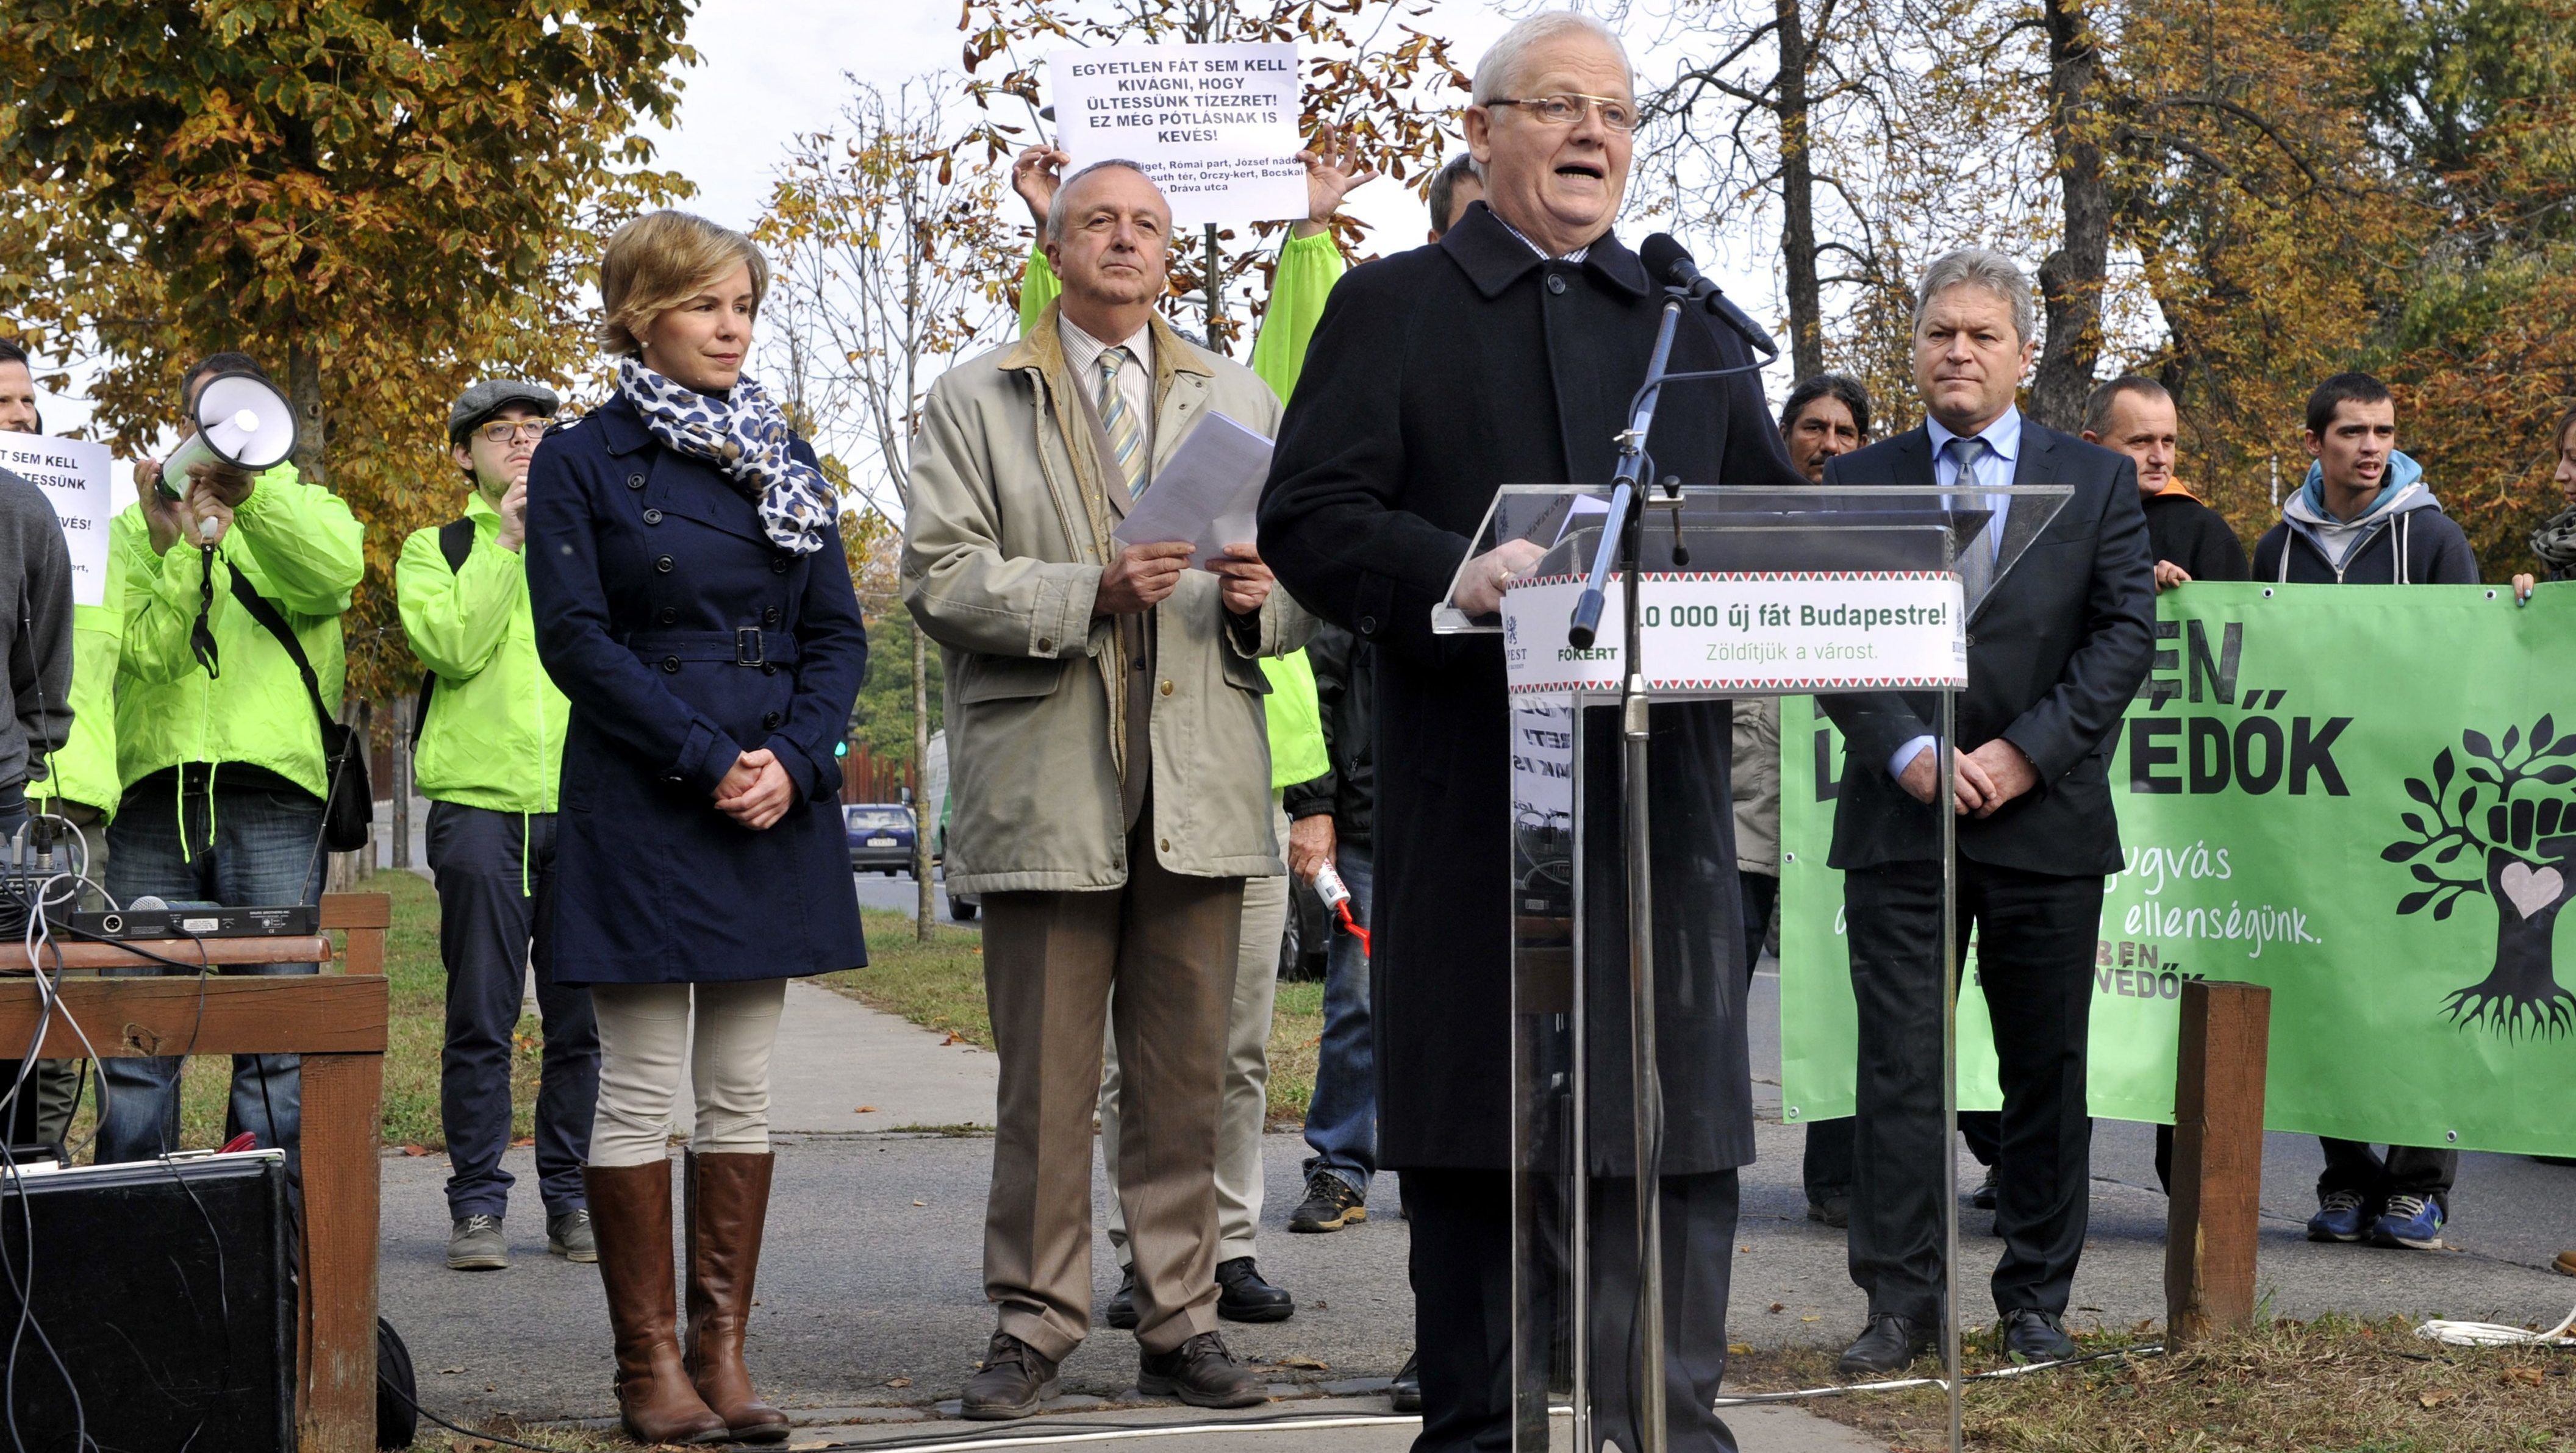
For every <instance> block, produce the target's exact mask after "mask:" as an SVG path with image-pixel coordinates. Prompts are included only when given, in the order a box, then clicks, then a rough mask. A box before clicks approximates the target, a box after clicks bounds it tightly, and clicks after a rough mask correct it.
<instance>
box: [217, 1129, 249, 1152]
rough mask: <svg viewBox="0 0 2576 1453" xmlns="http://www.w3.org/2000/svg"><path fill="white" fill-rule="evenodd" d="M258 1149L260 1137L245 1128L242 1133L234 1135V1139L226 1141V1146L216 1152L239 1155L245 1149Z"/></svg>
mask: <svg viewBox="0 0 2576 1453" xmlns="http://www.w3.org/2000/svg"><path fill="white" fill-rule="evenodd" d="M257 1149H259V1137H258V1136H256V1135H253V1134H251V1133H250V1132H249V1131H247V1130H245V1131H243V1132H242V1133H241V1134H239V1135H236V1136H234V1137H233V1138H232V1139H230V1140H227V1141H225V1142H224V1148H223V1149H222V1150H220V1151H217V1152H216V1154H218V1155H239V1154H241V1153H242V1152H243V1151H245V1150H257Z"/></svg>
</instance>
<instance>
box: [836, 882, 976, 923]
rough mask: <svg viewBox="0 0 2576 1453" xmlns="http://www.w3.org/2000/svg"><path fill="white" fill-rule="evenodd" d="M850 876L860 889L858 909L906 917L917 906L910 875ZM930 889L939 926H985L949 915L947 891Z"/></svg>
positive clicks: (917, 899) (917, 901) (916, 885)
mask: <svg viewBox="0 0 2576 1453" xmlns="http://www.w3.org/2000/svg"><path fill="white" fill-rule="evenodd" d="M850 876H851V878H852V879H853V880H854V881H856V882H857V884H858V886H859V906H860V907H862V908H887V909H892V910H893V911H895V912H897V913H903V914H909V913H911V912H913V911H914V910H915V909H916V908H918V907H919V906H920V899H919V897H918V896H916V895H917V894H918V892H919V885H918V884H917V883H915V882H914V881H913V876H912V875H911V874H910V873H897V874H895V875H893V876H892V877H888V876H886V875H885V874H883V873H875V872H869V873H853V874H851V875H850ZM931 886H932V890H933V891H932V894H931V896H932V898H933V899H934V900H935V901H936V902H937V904H938V910H939V921H940V922H942V923H957V924H961V926H963V927H966V928H981V927H983V926H984V925H983V921H982V920H981V919H980V918H978V919H967V920H961V919H959V918H957V917H956V916H954V915H952V914H951V913H950V912H949V911H948V893H947V890H946V889H944V888H942V887H940V886H939V884H937V883H936V882H934V883H933V884H932V885H931Z"/></svg>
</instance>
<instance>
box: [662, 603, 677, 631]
mask: <svg viewBox="0 0 2576 1453" xmlns="http://www.w3.org/2000/svg"><path fill="white" fill-rule="evenodd" d="M679 618H680V612H679V611H678V609H677V608H675V607H672V606H667V605H666V606H664V607H662V624H664V625H666V626H667V625H669V624H670V623H671V622H673V621H676V620H678V619H679Z"/></svg>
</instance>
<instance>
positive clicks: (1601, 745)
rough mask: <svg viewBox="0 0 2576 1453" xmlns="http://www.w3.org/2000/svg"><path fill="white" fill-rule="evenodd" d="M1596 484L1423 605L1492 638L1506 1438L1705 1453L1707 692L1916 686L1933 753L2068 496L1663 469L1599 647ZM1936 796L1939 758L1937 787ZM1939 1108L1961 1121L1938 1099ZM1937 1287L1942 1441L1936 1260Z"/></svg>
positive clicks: (1543, 509)
mask: <svg viewBox="0 0 2576 1453" xmlns="http://www.w3.org/2000/svg"><path fill="white" fill-rule="evenodd" d="M1612 493H1613V492H1612V490H1611V489H1610V487H1608V486H1599V487H1592V486H1564V485H1513V486H1506V487H1504V488H1503V489H1502V490H1501V491H1500V492H1499V493H1498V494H1497V495H1496V497H1495V500H1494V504H1493V507H1492V508H1491V509H1490V510H1489V511H1488V513H1487V516H1486V519H1485V523H1484V526H1483V528H1482V530H1481V531H1480V533H1479V536H1478V538H1477V540H1476V542H1475V544H1474V546H1473V547H1472V548H1471V549H1470V550H1469V552H1468V555H1467V556H1466V558H1465V560H1464V561H1462V563H1461V565H1460V568H1459V573H1458V576H1457V578H1456V580H1455V581H1453V583H1452V586H1451V590H1450V596H1449V600H1448V601H1447V602H1446V603H1444V604H1442V605H1441V606H1439V607H1437V608H1435V612H1434V620H1433V626H1434V629H1435V630H1439V631H1442V632H1446V633H1457V632H1474V631H1488V632H1500V633H1501V634H1502V635H1503V637H1504V642H1503V644H1504V650H1505V655H1506V659H1507V662H1508V664H1509V667H1510V673H1511V682H1512V697H1513V700H1512V701H1511V703H1510V707H1509V709H1510V710H1511V711H1512V712H1513V736H1512V741H1513V794H1512V795H1513V802H1512V809H1511V810H1512V824H1511V833H1512V844H1513V853H1512V883H1511V900H1510V901H1511V913H1512V916H1513V937H1512V942H1513V962H1512V981H1511V982H1512V1044H1511V1056H1512V1083H1513V1092H1514V1104H1513V1117H1514V1119H1513V1145H1514V1147H1515V1149H1516V1160H1515V1163H1514V1164H1513V1166H1512V1181H1511V1183H1512V1195H1513V1235H1514V1242H1515V1247H1514V1267H1513V1286H1512V1303H1513V1307H1514V1335H1513V1369H1512V1375H1513V1379H1514V1381H1513V1386H1514V1389H1515V1400H1516V1411H1517V1414H1518V1417H1517V1426H1516V1431H1515V1434H1514V1442H1513V1447H1514V1449H1515V1450H1516V1453H1541V1450H1548V1453H1599V1450H1602V1449H1605V1448H1618V1449H1621V1450H1625V1453H1664V1450H1666V1449H1673V1450H1685V1449H1687V1450H1693V1453H1697V1450H1699V1449H1702V1448H1707V1447H1711V1446H1714V1444H1713V1437H1714V1431H1715V1429H1714V1420H1715V1418H1716V1417H1717V1413H1716V1412H1715V1410H1714V1409H1713V1408H1712V1407H1711V1406H1709V1405H1708V1404H1707V1402H1706V1400H1704V1399H1703V1398H1701V1397H1700V1396H1699V1395H1698V1394H1697V1392H1696V1391H1695V1389H1700V1388H1705V1387H1707V1386H1708V1385H1710V1384H1712V1383H1713V1382H1714V1381H1715V1379H1716V1376H1717V1373H1718V1371H1719V1369H1720V1368H1721V1367H1722V1365H1723V1359H1724V1357H1725V1354H1726V1328H1725V1324H1724V1319H1723V1318H1722V1317H1721V1316H1718V1315H1716V1310H1717V1307H1718V1306H1719V1305H1722V1303H1723V1300H1724V1293H1725V1288H1726V1285H1727V1282H1726V1278H1727V1277H1728V1275H1729V1274H1730V1273H1731V1270H1732V1266H1733V1257H1734V1254H1735V1246H1734V1245H1733V1244H1732V1242H1733V1237H1732V1236H1731V1235H1729V1234H1727V1233H1726V1232H1722V1231H1721V1232H1717V1233H1716V1235H1718V1236H1722V1237H1724V1240H1723V1241H1722V1242H1717V1243H1715V1244H1707V1245H1702V1244H1699V1243H1700V1242H1702V1241H1708V1240H1711V1238H1710V1237H1709V1236H1705V1235H1702V1234H1700V1233H1701V1232H1703V1231H1704V1230H1706V1229H1707V1228H1708V1227H1710V1226H1712V1225H1713V1224H1714V1219H1713V1216H1712V1214H1711V1213H1712V1212H1713V1211H1715V1210H1717V1209H1720V1208H1717V1207H1714V1206H1713V1205H1712V1204H1711V1202H1710V1201H1709V1197H1711V1196H1713V1195H1715V1194H1717V1193H1718V1189H1719V1185H1720V1183H1719V1182H1717V1181H1716V1180H1713V1179H1712V1178H1711V1176H1710V1175H1709V1173H1710V1172H1713V1171H1718V1170H1722V1169H1724V1168H1726V1167H1728V1166H1731V1165H1734V1164H1736V1163H1737V1162H1738V1160H1740V1159H1743V1158H1746V1157H1745V1156H1744V1155H1743V1154H1741V1152H1743V1151H1746V1150H1749V1147H1747V1146H1745V1145H1743V1143H1742V1139H1741V1136H1742V1131H1743V1127H1744V1124H1745V1113H1746V1112H1745V1111H1744V1110H1743V1109H1741V1108H1740V1107H1741V1105H1742V1104H1743V1101H1744V1099H1745V1097H1746V1096H1748V1095H1749V1093H1750V1087H1749V1085H1748V1084H1747V1066H1746V1059H1745V1056H1746V1049H1745V1023H1744V1000H1745V991H1746V987H1747V985H1746V977H1747V976H1746V972H1745V966H1744V965H1742V964H1739V963H1738V962H1737V955H1738V954H1739V953H1740V952H1741V945H1742V941H1743V935H1742V932H1741V930H1740V927H1739V924H1738V920H1737V917H1736V910H1735V907H1734V905H1735V902H1736V895H1735V893H1734V891H1733V883H1734V878H1735V858H1734V854H1733V852H1732V848H1731V844H1732V841H1733V839H1732V814H1733V802H1732V800H1731V793H1730V792H1729V790H1728V785H1727V781H1726V777H1725V774H1724V773H1722V772H1720V771H1718V770H1717V763H1719V762H1720V761H1722V760H1724V758H1725V755H1726V753H1727V750H1728V745H1729V737H1730V732H1731V724H1730V708H1729V706H1728V703H1727V698H1732V697H1737V696H1790V695H1808V694H1840V693H1853V694H1867V693H1871V692H1878V691H1903V692H1930V693H1934V694H1935V695H1937V698H1938V700H1937V702H1935V703H1933V705H1934V708H1935V711H1934V713H1933V716H1932V718H1931V719H1933V720H1934V721H1935V722H1936V725H1935V730H1936V731H1937V732H1938V733H1939V734H1940V735H1941V736H1942V738H1943V739H1944V740H1947V739H1948V737H1949V736H1950V732H1951V716H1952V710H1951V708H1952V702H1953V693H1954V692H1955V691H1956V690H1957V689H1959V688H1960V687H1962V686H1964V685H1965V682H1966V676H1967V645H1966V640H1967V626H1968V624H1969V622H1970V621H1972V620H1973V619H1974V617H1975V613H1976V608H1977V606H1978V604H1979V603H1980V601H1981V600H1982V598H1983V596H1984V594H1985V593H1987V592H1990V591H1991V590H1992V588H1993V586H1994V585H1995V584H1996V583H1997V582H2000V581H2001V580H2003V579H2004V578H2005V577H2006V576H2007V575H2008V574H2009V573H2010V571H2011V568H2012V566H2013V563H2014V562H2015V561H2017V560H2018V559H2020V557H2021V555H2022V552H2023V551H2024V550H2025V549H2027V548H2028V546H2029V545H2030V543H2031V542H2032V541H2033V540H2034V539H2036V538H2037V537H2038V536H2039V534H2040V532H2041V531H2042V530H2044V529H2045V528H2046V527H2047V525H2048V523H2049V521H2050V520H2051V519H2052V518H2053V517H2054V516H2055V514H2056V513H2057V510H2058V508H2059V507H2060V506H2061V505H2062V504H2063V503H2064V501H2065V497H2066V495H2067V494H2068V493H2069V491H2068V490H2067V489H2065V488H2064V487H2058V486H2039V487H2021V488H2014V489H2009V490H1998V491H1967V492H1957V491H1952V492H1933V491H1927V490H1903V489H1844V488H1831V487H1824V486H1818V487H1814V488H1808V489H1777V488H1765V489H1744V488H1725V487H1707V488H1678V487H1674V486H1671V485H1669V484H1667V485H1664V486H1659V487H1656V488H1654V489H1651V490H1648V491H1646V492H1645V493H1644V497H1643V498H1641V499H1640V500H1639V501H1638V504H1637V508H1636V510H1635V512H1634V514H1633V516H1632V518H1631V521H1630V523H1629V526H1628V529H1627V530H1626V531H1625V532H1624V533H1625V534H1626V536H1627V539H1626V541H1625V543H1624V545H1623V546H1622V548H1620V549H1619V550H1618V551H1617V552H1616V555H1617V558H1618V559H1619V560H1620V561H1622V562H1623V564H1624V565H1625V567H1626V568H1624V569H1623V570H1622V572H1621V573H1620V575H1619V577H1618V578H1617V579H1616V580H1614V581H1610V582H1605V584H1607V585H1608V586H1609V587H1610V588H1609V590H1608V601H1607V605H1606V609H1604V607H1603V606H1602V605H1601V603H1600V602H1595V603H1594V609H1597V610H1602V611H1603V613H1602V614H1601V615H1600V617H1599V626H1598V634H1597V637H1594V636H1593V634H1592V632H1591V631H1589V630H1587V629H1583V628H1582V627H1581V626H1577V627H1576V628H1575V629H1574V630H1573V631H1571V632H1569V627H1568V621H1569V613H1570V611H1571V610H1572V609H1573V607H1574V605H1575V603H1576V601H1577V599H1578V596H1579V595H1580V592H1581V591H1582V589H1583V587H1584V586H1585V585H1586V584H1588V583H1591V582H1590V580H1589V578H1588V577H1589V574H1590V571H1591V569H1592V566H1593V562H1595V560H1596V559H1597V558H1606V557H1601V556H1600V555H1599V545H1600V536H1601V533H1602V530H1603V528H1604V522H1605V520H1607V519H1609V518H1610V517H1611V515H1612V513H1613V506H1612ZM1999 514H2000V515H2001V516H2002V519H2001V522H2000V524H1998V523H1997V522H1996V516H1997V515H1999ZM1980 555H1982V557H1983V558H1978V557H1979V556H1980ZM1506 577H1507V578H1508V580H1509V585H1508V588H1507V589H1504V590H1502V591H1501V592H1500V602H1499V608H1498V609H1495V610H1490V611H1487V612H1485V613H1483V614H1481V615H1477V614H1471V613H1470V612H1469V610H1467V609H1465V608H1462V605H1461V602H1462V600H1463V601H1465V602H1466V603H1467V604H1469V605H1476V604H1484V603H1486V601H1485V600H1484V599H1482V598H1479V597H1478V596H1476V595H1473V594H1462V592H1464V591H1465V589H1466V587H1468V586H1469V585H1470V584H1471V583H1476V582H1481V583H1482V584H1483V585H1484V587H1485V590H1484V592H1483V595H1484V596H1485V597H1490V596H1491V595H1493V594H1494V587H1495V585H1496V583H1497V582H1498V581H1500V580H1502V579H1504V578H1506ZM1949 793H1950V776H1949V772H1948V769H1947V764H1946V763H1945V764H1944V770H1943V773H1942V777H1941V783H1940V795H1939V798H1938V799H1937V800H1942V801H1947V800H1948V799H1949ZM1942 821H1943V851H1944V853H1945V856H1946V855H1947V853H1948V852H1949V850H1950V847H1951V842H1950V820H1949V818H1948V816H1947V815H1946V814H1945V815H1944V816H1943V818H1942ZM1944 891H1945V894H1946V893H1947V892H1949V891H1950V882H1949V875H1948V873H1947V872H1946V871H1945V874H1944ZM1943 921H1944V922H1945V923H1949V922H1952V921H1953V919H1952V915H1950V914H1948V913H1945V914H1944V915H1943ZM1640 930H1642V931H1640ZM1945 947H1947V948H1948V949H1949V950H1950V951H1949V952H1948V953H1947V954H1945V962H1946V963H1947V964H1948V965H1949V966H1950V967H1949V968H1948V969H1947V970H1945V972H1946V974H1947V975H1948V977H1949V981H1950V982H1949V985H1948V987H1949V988H1950V990H1951V991H1952V992H1951V997H1955V991H1956V987H1957V984H1956V964H1957V960H1958V955H1957V952H1956V948H1957V946H1956V945H1955V944H1953V945H1945ZM1944 1043H1945V1049H1944V1059H1945V1072H1944V1074H1943V1077H1942V1078H1943V1082H1944V1084H1945V1086H1953V1082H1954V1079H1955V1076H1954V1075H1953V1074H1951V1073H1950V1072H1949V1067H1948V1065H1947V1063H1946V1061H1948V1060H1949V1059H1950V1058H1951V1057H1952V1052H1951V1051H1950V1049H1949V1048H1947V1044H1948V1035H1947V1034H1946V1033H1945V1036H1944ZM1646 1065H1652V1066H1654V1067H1655V1073H1653V1074H1645V1073H1641V1072H1640V1067H1641V1066H1646ZM1944 1101H1945V1104H1944V1109H1945V1112H1946V1117H1947V1118H1946V1120H1945V1123H1946V1124H1948V1125H1950V1127H1951V1132H1952V1135H1953V1138H1954V1139H1955V1133H1956V1129H1955V1120H1956V1114H1957V1097H1956V1092H1955V1087H1954V1086H1953V1088H1950V1089H1947V1090H1945V1094H1944ZM1951 1162H1952V1157H1950V1156H1947V1155H1945V1156H1943V1157H1942V1163H1943V1164H1944V1165H1945V1166H1948V1165H1950V1164H1951ZM1640 1184H1652V1185H1654V1186H1656V1187H1658V1193H1657V1194H1654V1195H1645V1196H1641V1195H1640V1194H1639V1193H1638V1187H1639V1186H1640ZM1946 1189H1947V1190H1948V1192H1949V1194H1946V1195H1944V1196H1943V1198H1942V1204H1943V1205H1944V1206H1945V1207H1949V1208H1950V1209H1949V1211H1948V1212H1947V1213H1946V1215H1945V1220H1946V1221H1947V1223H1948V1224H1947V1225H1946V1226H1945V1247H1946V1262H1945V1264H1946V1265H1947V1266H1949V1267H1953V1268H1955V1266H1956V1264H1957V1261H1958V1227H1957V1211H1956V1203H1957V1196H1956V1187H1955V1186H1951V1187H1948V1188H1946ZM1728 1224H1729V1225H1730V1226H1731V1224H1732V1222H1731V1218H1729V1220H1728ZM1945 1285H1946V1288H1947V1290H1946V1292H1945V1304H1946V1305H1947V1307H1948V1309H1949V1314H1948V1315H1949V1322H1950V1327H1949V1328H1948V1329H1945V1332H1944V1336H1943V1339H1942V1344H1943V1354H1944V1362H1943V1374H1944V1381H1945V1382H1946V1384H1947V1387H1948V1390H1949V1396H1950V1399H1951V1407H1952V1419H1951V1426H1952V1429H1953V1434H1952V1436H1953V1446H1954V1447H1955V1446H1956V1441H1955V1440H1956V1436H1957V1434H1956V1428H1957V1411H1956V1410H1957V1398H1958V1386H1959V1383H1958V1347H1957V1336H1956V1327H1957V1324H1958V1312H1957V1292H1956V1277H1955V1275H1948V1276H1946V1277H1945ZM1854 1330H1855V1331H1857V1330H1858V1329H1857V1328H1855V1329H1854ZM1658 1365H1660V1366H1661V1367H1663V1369H1664V1375H1663V1376H1662V1377H1660V1378H1641V1377H1640V1375H1639V1373H1640V1370H1641V1369H1646V1368H1653V1367H1656V1366H1658Z"/></svg>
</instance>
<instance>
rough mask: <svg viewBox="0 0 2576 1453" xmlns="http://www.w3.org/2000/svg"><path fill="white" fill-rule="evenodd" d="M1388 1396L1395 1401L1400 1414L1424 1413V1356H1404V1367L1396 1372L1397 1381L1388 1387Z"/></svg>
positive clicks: (1412, 1353)
mask: <svg viewBox="0 0 2576 1453" xmlns="http://www.w3.org/2000/svg"><path fill="white" fill-rule="evenodd" d="M1386 1395H1387V1397H1388V1398H1390V1399H1391V1400H1393V1401H1394V1403H1395V1411H1397V1412H1399V1413H1418V1412H1420V1411H1422V1354H1421V1353H1419V1352H1408V1353H1406V1354H1404V1365H1403V1366H1402V1367H1399V1368H1397V1369H1396V1370H1395V1380H1394V1381H1392V1382H1390V1383H1388V1384H1387V1385H1386Z"/></svg>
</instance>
